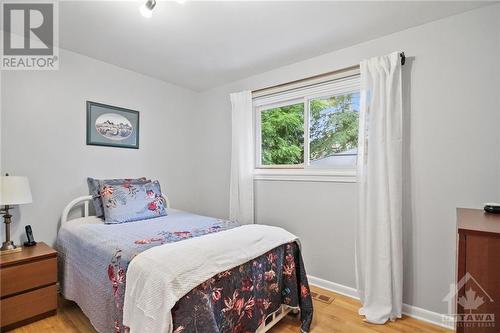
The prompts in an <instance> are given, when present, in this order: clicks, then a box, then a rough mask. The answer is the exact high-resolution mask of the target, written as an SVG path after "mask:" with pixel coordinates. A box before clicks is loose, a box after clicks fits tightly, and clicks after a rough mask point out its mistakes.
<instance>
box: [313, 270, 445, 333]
mask: <svg viewBox="0 0 500 333" xmlns="http://www.w3.org/2000/svg"><path fill="white" fill-rule="evenodd" d="M307 279H308V281H309V283H310V284H311V285H313V286H316V287H320V288H323V289H326V290H330V291H333V292H335V293H337V294H341V295H344V296H347V297H351V298H354V299H358V300H359V297H358V292H357V290H356V289H355V288H352V287H347V286H344V285H342V284H339V283H335V282H331V281H328V280H324V279H320V278H317V277H315V276H311V275H308V276H307ZM403 314H405V315H407V316H408V317H412V318H415V319H418V320H422V321H425V322H428V323H431V324H434V325H437V326H440V327H444V328H448V329H453V328H454V325H453V323H452V321H450V320H447V321H445V320H443V318H444V317H443V316H444V315H443V314H441V313H437V312H433V311H429V310H425V309H422V308H419V307H416V306H413V305H408V304H403ZM447 319H449V318H447ZM447 323H449V324H447Z"/></svg>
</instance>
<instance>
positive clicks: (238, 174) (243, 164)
mask: <svg viewBox="0 0 500 333" xmlns="http://www.w3.org/2000/svg"><path fill="white" fill-rule="evenodd" d="M231 105H232V113H231V122H232V144H231V185H230V189H229V218H230V219H231V220H235V221H238V222H239V223H241V224H249V223H254V216H253V215H254V209H253V168H254V139H253V138H254V134H253V109H252V93H251V92H250V91H242V92H239V93H234V94H231Z"/></svg>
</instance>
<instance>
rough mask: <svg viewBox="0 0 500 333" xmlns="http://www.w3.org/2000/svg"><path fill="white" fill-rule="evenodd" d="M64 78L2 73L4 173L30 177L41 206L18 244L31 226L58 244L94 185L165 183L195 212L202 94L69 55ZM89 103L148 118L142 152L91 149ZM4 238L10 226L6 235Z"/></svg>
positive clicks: (19, 224)
mask: <svg viewBox="0 0 500 333" xmlns="http://www.w3.org/2000/svg"><path fill="white" fill-rule="evenodd" d="M60 59H61V64H60V69H59V70H58V71H26V72H22V71H6V72H3V73H2V82H1V83H2V101H1V106H2V115H1V116H2V124H1V125H2V127H1V136H2V154H1V155H2V167H1V169H2V172H3V173H5V172H9V173H11V174H13V175H24V176H28V177H29V180H30V183H31V189H32V194H33V203H32V204H30V205H24V206H21V207H20V210H18V209H16V210H15V211H14V214H13V215H14V216H15V217H14V223H13V224H12V230H13V236H14V237H13V239H14V240H15V241H16V243H19V241H20V235H22V234H24V225H26V224H31V225H32V227H33V232H34V236H35V239H37V240H43V241H45V242H47V243H49V244H50V243H52V242H53V241H54V240H55V237H56V233H57V229H58V224H59V218H60V214H61V211H62V210H63V208H64V206H65V205H66V204H67V203H68V202H69V201H70V200H72V199H73V198H75V197H77V196H80V195H84V194H86V193H88V190H87V184H86V177H87V176H94V177H103V178H104V177H113V178H114V177H138V176H148V177H152V178H155V179H159V180H160V183H161V185H162V190H163V191H165V192H166V193H167V194H168V195H169V196H171V198H172V203H173V204H174V205H175V206H176V207H179V208H185V209H187V208H189V207H190V206H192V205H193V201H192V197H191V193H192V190H191V189H190V187H189V186H190V185H192V184H193V183H192V182H190V181H189V180H190V179H191V178H192V175H191V172H192V171H191V170H192V169H191V168H190V167H189V166H190V164H189V163H187V158H188V157H190V156H189V155H191V154H192V152H191V151H189V150H187V149H185V148H186V147H187V146H190V143H189V140H190V139H189V127H190V123H191V120H192V115H191V111H192V110H193V105H194V101H195V99H196V97H197V94H195V93H193V92H191V91H189V90H186V89H183V88H179V87H177V86H174V85H171V84H167V83H164V82H162V81H159V80H156V79H152V78H149V77H147V76H144V75H141V74H137V73H134V72H131V71H128V70H125V69H122V68H119V67H116V66H113V65H109V64H106V63H103V62H100V61H97V60H94V59H91V58H88V57H85V56H82V55H78V54H76V53H72V52H68V51H65V50H61V52H60ZM86 100H91V101H95V102H102V103H106V104H111V105H116V106H121V107H125V108H130V109H134V110H139V111H140V149H138V150H136V149H123V148H110V147H98V146H87V145H86V143H85V133H86V132H85V130H86V128H85V124H86V105H85V102H86ZM1 230H2V231H1V232H2V234H1V236H2V239H3V237H4V235H3V226H2V228H1Z"/></svg>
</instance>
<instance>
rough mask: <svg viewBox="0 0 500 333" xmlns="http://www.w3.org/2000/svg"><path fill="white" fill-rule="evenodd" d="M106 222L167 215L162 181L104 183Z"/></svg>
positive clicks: (103, 198) (103, 194)
mask: <svg viewBox="0 0 500 333" xmlns="http://www.w3.org/2000/svg"><path fill="white" fill-rule="evenodd" d="M100 193H101V199H102V204H103V209H104V222H105V223H108V224H114V223H125V222H132V221H138V220H146V219H151V218H154V217H159V216H165V215H167V210H166V202H165V199H164V198H163V197H162V195H161V188H160V183H159V182H158V181H157V180H155V181H153V182H149V183H136V184H134V183H130V182H129V183H123V184H109V183H104V184H103V186H102V187H101V188H100Z"/></svg>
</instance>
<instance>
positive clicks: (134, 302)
mask: <svg viewBox="0 0 500 333" xmlns="http://www.w3.org/2000/svg"><path fill="white" fill-rule="evenodd" d="M296 240H297V237H296V236H295V235H293V234H291V233H289V232H288V231H286V230H284V229H282V228H278V227H270V226H264V225H258V224H250V225H244V226H241V227H237V228H234V229H230V230H226V231H221V232H218V233H213V234H208V235H204V236H201V237H195V238H190V239H187V240H184V241H181V242H176V243H169V244H165V245H161V246H156V247H153V248H151V249H149V250H146V251H144V252H142V253H141V254H139V255H138V256H137V257H136V258H134V259H133V260H132V261H131V263H130V265H129V267H128V270H127V277H126V278H127V285H126V290H125V302H124V308H123V323H124V325H126V326H128V327H130V332H131V333H167V332H172V316H171V310H172V308H173V306H174V305H175V303H177V301H178V300H179V299H181V298H182V297H183V296H184V295H186V294H187V293H189V292H190V291H191V290H192V289H193V288H195V287H196V286H198V285H199V284H201V283H203V282H204V281H206V280H208V279H209V278H211V277H212V276H214V275H215V274H217V273H221V272H224V271H226V270H228V269H231V268H234V267H236V266H239V265H242V264H244V263H245V262H247V261H250V260H252V259H255V258H257V257H259V256H261V255H262V254H264V253H266V252H267V251H270V250H272V249H274V248H276V247H278V246H280V245H283V244H286V243H289V242H293V241H296Z"/></svg>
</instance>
